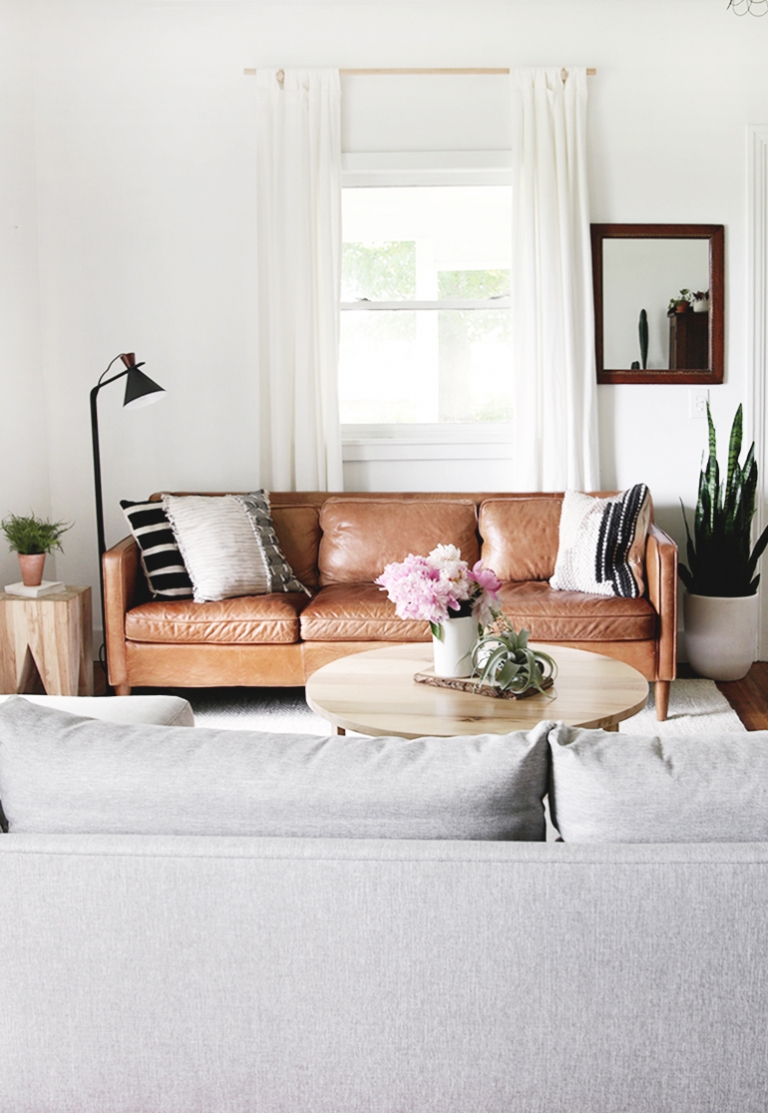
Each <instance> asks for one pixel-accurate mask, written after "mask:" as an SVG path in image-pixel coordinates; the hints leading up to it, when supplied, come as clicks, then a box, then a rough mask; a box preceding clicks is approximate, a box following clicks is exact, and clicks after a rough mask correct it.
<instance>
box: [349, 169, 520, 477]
mask: <svg viewBox="0 0 768 1113" xmlns="http://www.w3.org/2000/svg"><path fill="white" fill-rule="evenodd" d="M511 167H512V153H511V151H395V152H390V151H387V152H368V153H357V154H345V155H344V156H343V158H342V174H341V186H342V189H350V188H355V187H365V186H440V185H456V186H458V185H507V186H508V185H511V184H512V170H511ZM509 303H510V299H509V298H488V299H483V300H474V299H472V300H470V299H454V298H452V299H451V300H450V302H449V303H447V302H446V301H445V300H442V301H387V302H384V301H379V302H373V301H368V302H359V301H357V302H341V304H340V307H339V308H340V311H341V312H368V313H371V312H373V313H375V312H376V311H379V310H385V309H389V310H392V309H408V310H412V309H427V310H438V309H446V308H450V309H499V308H504V307H508V306H509ZM341 434H342V447H343V456H344V460H345V462H353V461H355V462H356V461H372V460H419V459H422V460H461V459H489V460H498V459H510V458H511V448H510V445H511V440H512V426H511V424H510V423H509V422H468V423H466V424H459V423H453V422H445V423H443V422H434V423H431V424H426V425H424V424H423V425H416V424H405V423H404V424H396V425H395V424H381V425H373V424H370V425H347V424H345V425H342V427H341Z"/></svg>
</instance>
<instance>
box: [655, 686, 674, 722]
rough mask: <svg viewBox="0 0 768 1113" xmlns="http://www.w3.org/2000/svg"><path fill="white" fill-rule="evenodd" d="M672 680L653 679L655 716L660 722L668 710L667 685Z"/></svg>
mask: <svg viewBox="0 0 768 1113" xmlns="http://www.w3.org/2000/svg"><path fill="white" fill-rule="evenodd" d="M671 683H672V682H671V681H670V680H654V682H653V699H654V703H655V704H656V718H657V719H658V721H659V722H660V723H663V722H664V720H665V719H666V717H667V711H668V710H669V686H670V684H671Z"/></svg>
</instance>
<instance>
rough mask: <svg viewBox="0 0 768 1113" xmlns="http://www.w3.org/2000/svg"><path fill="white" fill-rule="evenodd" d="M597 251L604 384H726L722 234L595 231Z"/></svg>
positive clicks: (704, 228) (658, 228) (706, 230)
mask: <svg viewBox="0 0 768 1113" xmlns="http://www.w3.org/2000/svg"><path fill="white" fill-rule="evenodd" d="M678 228H680V229H681V230H682V231H683V234H682V235H675V231H676V230H677V229H678ZM718 238H719V241H720V244H719V250H718V244H717V243H716V242H715V241H716V239H718ZM592 246H593V272H594V278H595V289H594V293H595V329H596V354H597V368H598V380H599V381H600V382H721V381H722V316H723V294H722V287H723V275H722V227H721V226H719V225H717V226H713V225H684V226H676V225H593V245H592ZM718 268H719V270H718ZM718 375H719V376H720V377H719V378H718Z"/></svg>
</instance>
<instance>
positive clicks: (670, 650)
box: [645, 522, 677, 680]
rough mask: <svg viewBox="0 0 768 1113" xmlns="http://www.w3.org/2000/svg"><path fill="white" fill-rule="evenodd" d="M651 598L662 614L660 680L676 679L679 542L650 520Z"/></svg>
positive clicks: (648, 568) (647, 558) (647, 565)
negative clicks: (676, 542) (677, 543)
mask: <svg viewBox="0 0 768 1113" xmlns="http://www.w3.org/2000/svg"><path fill="white" fill-rule="evenodd" d="M645 574H646V577H647V582H648V598H649V600H650V602H651V604H652V606H653V608H654V610H655V611H656V613H657V614H658V616H659V638H658V651H657V652H658V657H657V662H656V672H657V677H658V679H659V680H674V679H675V676H676V674H677V545H676V544H675V542H674V541H673V540H672V538H671V537H669V536H668V535H667V534H666V533H664V531H663V530H661V529H659V527H658V526H657V525H655V523H653V522H651V526H650V529H649V531H648V542H647V545H646V549H645Z"/></svg>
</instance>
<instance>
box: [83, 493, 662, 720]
mask: <svg viewBox="0 0 768 1113" xmlns="http://www.w3.org/2000/svg"><path fill="white" fill-rule="evenodd" d="M153 497H156V498H159V497H160V496H159V495H158V496H153ZM562 497H563V496H562V494H558V493H536V494H499V493H486V494H483V493H477V494H466V493H458V494H457V493H446V492H440V493H428V494H427V493H425V494H420V493H406V494H401V493H397V494H394V493H367V492H366V493H349V494H330V493H327V492H284V493H281V492H277V493H276V492H272V493H271V494H270V499H271V504H272V516H273V521H274V525H275V529H276V531H277V534H278V537H279V539H280V542H281V545H282V548H283V552H284V554H285V556H286V558H287V559H288V561H289V562H290V564H291V566H292V567H293V569H294V571H295V573H296V575H297V577H298V578H299V579H300V580H301V581H302V583H304V584H305V585H306V586H307V587H308V588H309V589H310V592H311V596H307V595H303V594H300V593H279V594H271V595H260V596H259V595H256V596H247V597H241V598H234V599H225V600H223V601H220V602H213V603H194V602H192V601H191V600H172V601H169V600H158V599H154V600H153V599H151V598H150V597H149V593H148V590H147V587H146V583H145V580H144V576H143V573H142V570H141V566H140V563H139V554H138V548H137V546H136V544H135V542H134V541H133V539H132V538H131V537H127V538H125V539H124V540H122V541H120V542H119V543H118V544H117V545H115V546H114V547H113V548H111V549H110V550H109V551H108V552H107V553H105V555H104V563H103V571H104V596H105V619H106V631H105V640H106V649H107V661H108V667H109V680H110V684H112V685H113V687H114V688H115V690H116V692H117V694H118V695H129V694H130V692H131V689H132V688H135V687H138V688H166V687H190V688H194V687H219V686H239V685H242V686H302V685H304V683H305V682H306V679H307V677H308V676H310V675H311V674H312V673H313V672H314V671H315V670H316V669H318V668H320V667H321V666H322V665H324V664H326V663H327V662H329V661H332V660H335V659H336V658H338V657H342V656H345V655H347V654H350V653H357V652H360V651H361V650H364V649H375V648H379V647H381V646H385V645H391V644H393V643H398V642H409V641H427V640H429V637H430V634H429V627H428V625H427V623H425V622H415V621H403V620H401V619H399V618H397V616H396V615H395V611H394V606H393V604H392V603H391V602H390V601H389V600H388V599H387V597H386V594H385V593H384V592H382V591H381V590H380V589H379V588H378V587H377V586H376V585H375V584H374V582H373V581H374V579H375V578H376V577H377V576H378V575H379V574H380V573H381V571H382V570H383V568H384V566H385V564H387V563H389V562H391V561H397V560H402V559H403V558H404V557H405V556H407V554H408V553H411V552H412V553H427V552H429V551H430V550H431V549H432V548H434V546H435V545H437V544H439V543H453V544H455V545H457V546H458V547H459V548H460V550H461V552H462V556H463V557H464V559H466V560H468V561H469V562H470V563H474V561H476V560H477V559H478V558H482V559H483V561H484V562H485V563H486V565H487V566H488V567H490V568H492V569H493V570H494V571H495V572H496V574H497V575H498V576H499V577H500V579H501V580H502V581H503V582H504V587H503V589H502V593H501V602H502V605H503V609H504V612H505V614H506V615H507V616H508V617H509V618H510V619H511V621H512V622H513V624H514V625H515V627H516V628H518V629H519V628H521V627H522V628H525V629H528V630H530V632H531V635H532V638H533V639H535V640H536V641H539V642H549V643H555V644H562V645H567V646H574V647H575V648H578V649H587V650H592V651H594V652H596V653H604V654H607V655H608V656H611V657H617V658H619V659H620V660H623V661H626V662H627V663H629V664H631V665H633V666H634V667H635V668H637V669H638V670H639V671H640V672H641V673H642V674H643V675H644V676H645V677H646V679H647V680H649V681H654V682H655V686H656V709H657V715H658V718H659V719H664V718H666V712H667V706H668V700H669V684H670V681H672V680H673V679H674V678H675V669H676V642H677V547H676V545H675V543H674V542H673V541H672V540H671V539H670V538H669V537H668V536H667V535H666V534H665V533H663V532H662V531H661V530H660V529H658V528H657V527H656V525H655V524H653V523H652V524H651V527H650V531H649V536H648V541H647V546H646V556H645V578H646V591H645V594H644V596H643V597H641V598H638V599H624V598H613V597H605V596H598V595H590V594H585V593H582V592H570V591H555V590H553V589H552V588H550V586H549V583H548V581H549V578H550V577H551V576H552V574H553V572H554V567H555V560H556V556H557V548H558V529H559V520H560V507H561V502H562Z"/></svg>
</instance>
